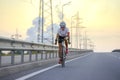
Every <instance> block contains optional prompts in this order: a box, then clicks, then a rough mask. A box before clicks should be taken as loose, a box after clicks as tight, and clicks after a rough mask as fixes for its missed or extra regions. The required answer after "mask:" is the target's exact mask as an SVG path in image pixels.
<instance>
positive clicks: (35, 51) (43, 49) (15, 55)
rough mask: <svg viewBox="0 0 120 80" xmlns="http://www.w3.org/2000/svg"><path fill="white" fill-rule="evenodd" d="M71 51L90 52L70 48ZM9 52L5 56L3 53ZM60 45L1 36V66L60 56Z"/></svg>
mask: <svg viewBox="0 0 120 80" xmlns="http://www.w3.org/2000/svg"><path fill="white" fill-rule="evenodd" d="M69 51H70V52H80V51H81V52H86V51H87V52H88V51H91V50H80V49H75V48H69ZM3 52H7V53H9V54H8V56H4V55H3V54H2V53H3ZM57 53H58V47H57V46H53V45H46V44H38V43H33V42H26V41H21V40H14V39H8V38H1V37H0V67H4V66H11V65H15V64H23V63H26V62H33V61H39V60H43V59H51V58H57V57H58V54H57Z"/></svg>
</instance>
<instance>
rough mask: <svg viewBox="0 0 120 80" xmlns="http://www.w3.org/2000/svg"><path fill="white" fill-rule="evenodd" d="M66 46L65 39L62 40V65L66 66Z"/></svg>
mask: <svg viewBox="0 0 120 80" xmlns="http://www.w3.org/2000/svg"><path fill="white" fill-rule="evenodd" d="M65 52H66V47H65V40H64V39H63V40H62V64H61V65H62V67H65V59H66V53H65Z"/></svg>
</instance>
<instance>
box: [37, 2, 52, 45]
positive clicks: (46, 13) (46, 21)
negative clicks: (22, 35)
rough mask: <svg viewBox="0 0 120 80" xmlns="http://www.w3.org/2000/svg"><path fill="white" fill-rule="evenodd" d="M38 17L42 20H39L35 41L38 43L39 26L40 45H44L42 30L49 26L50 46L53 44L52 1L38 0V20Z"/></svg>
mask: <svg viewBox="0 0 120 80" xmlns="http://www.w3.org/2000/svg"><path fill="white" fill-rule="evenodd" d="M41 11H42V12H41ZM40 17H42V20H39V26H38V36H37V40H38V42H40V26H41V43H44V29H46V28H47V27H48V26H50V25H51V27H52V28H51V33H50V35H51V36H52V37H51V39H50V40H52V42H51V44H53V43H54V42H53V41H54V35H53V15H52V0H40V3H39V18H40Z"/></svg>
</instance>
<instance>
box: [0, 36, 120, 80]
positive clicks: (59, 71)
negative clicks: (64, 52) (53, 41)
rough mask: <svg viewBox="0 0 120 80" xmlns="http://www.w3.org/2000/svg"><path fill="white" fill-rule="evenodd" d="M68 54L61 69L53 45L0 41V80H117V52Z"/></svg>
mask: <svg viewBox="0 0 120 80" xmlns="http://www.w3.org/2000/svg"><path fill="white" fill-rule="evenodd" d="M5 51H6V52H8V53H9V54H8V55H7V56H5V55H3V52H5ZM69 51H70V53H69V54H68V56H67V60H66V67H64V68H62V67H61V65H60V64H57V61H58V54H57V53H58V47H57V46H53V45H46V44H38V43H33V42H25V41H20V40H13V39H7V38H0V80H120V53H119V52H111V53H110V52H106V53H103V52H100V53H95V52H93V50H80V49H75V48H69ZM101 53H102V54H101Z"/></svg>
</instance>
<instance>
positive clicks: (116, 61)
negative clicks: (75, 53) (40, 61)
mask: <svg viewBox="0 0 120 80" xmlns="http://www.w3.org/2000/svg"><path fill="white" fill-rule="evenodd" d="M119 54H120V53H119ZM119 54H118V53H117V55H119ZM117 55H116V54H115V53H89V54H87V55H84V56H81V57H79V58H76V59H74V60H71V61H67V63H66V66H65V68H62V67H61V65H58V64H56V65H53V66H51V67H47V68H45V69H40V70H36V71H34V72H31V73H29V74H26V75H23V76H19V77H15V80H120V58H119V56H117ZM3 79H4V80H5V78H3ZM0 80H2V78H1V79H0ZM6 80H7V79H6ZM8 80H10V78H9V79H8ZM12 80H13V79H12Z"/></svg>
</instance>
